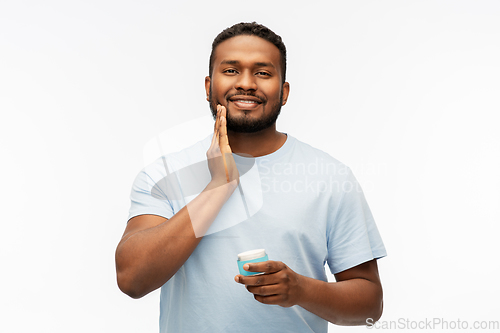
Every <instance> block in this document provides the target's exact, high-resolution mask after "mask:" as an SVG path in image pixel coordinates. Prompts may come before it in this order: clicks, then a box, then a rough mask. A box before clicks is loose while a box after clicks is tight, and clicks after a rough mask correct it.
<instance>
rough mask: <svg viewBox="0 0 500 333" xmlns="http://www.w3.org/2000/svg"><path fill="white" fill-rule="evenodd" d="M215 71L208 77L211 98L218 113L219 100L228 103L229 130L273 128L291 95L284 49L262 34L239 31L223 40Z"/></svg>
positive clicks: (212, 108) (256, 130)
mask: <svg viewBox="0 0 500 333" xmlns="http://www.w3.org/2000/svg"><path fill="white" fill-rule="evenodd" d="M211 75H212V76H211V77H208V76H207V77H206V78H205V89H206V93H207V100H208V101H209V102H210V109H211V110H212V114H213V115H214V117H215V114H216V111H217V104H220V105H222V106H225V107H226V110H227V128H228V130H229V131H233V132H239V133H254V132H258V131H261V130H263V129H266V128H269V127H270V126H271V125H273V124H274V123H275V122H276V119H277V118H278V115H279V113H280V110H281V106H282V105H285V103H286V100H287V98H288V92H289V89H290V88H289V84H288V82H285V83H283V80H282V73H281V66H280V52H279V50H278V48H277V47H276V46H274V45H273V44H272V43H270V42H268V41H266V40H265V39H262V38H260V37H256V36H251V35H239V36H236V37H232V38H230V39H228V40H225V41H224V42H222V43H220V44H219V45H218V46H217V48H216V50H215V58H214V61H213V71H212V73H211Z"/></svg>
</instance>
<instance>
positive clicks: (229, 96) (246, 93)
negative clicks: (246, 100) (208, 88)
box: [226, 92, 267, 103]
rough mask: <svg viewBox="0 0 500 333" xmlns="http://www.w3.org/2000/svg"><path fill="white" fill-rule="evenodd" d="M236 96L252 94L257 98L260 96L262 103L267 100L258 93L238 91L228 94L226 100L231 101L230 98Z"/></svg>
mask: <svg viewBox="0 0 500 333" xmlns="http://www.w3.org/2000/svg"><path fill="white" fill-rule="evenodd" d="M234 96H252V97H255V98H258V99H259V100H260V102H261V103H266V102H267V100H266V99H265V98H263V97H260V96H257V95H256V94H254V93H252V92H250V93H248V92H239V93H236V94H231V95H228V96H226V101H229V99H230V98H232V97H234Z"/></svg>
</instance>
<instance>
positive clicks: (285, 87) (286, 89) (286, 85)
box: [281, 82, 290, 105]
mask: <svg viewBox="0 0 500 333" xmlns="http://www.w3.org/2000/svg"><path fill="white" fill-rule="evenodd" d="M282 89H283V103H282V104H281V105H285V104H286V101H287V100H288V94H289V93H290V83H288V82H285V83H283V88H282Z"/></svg>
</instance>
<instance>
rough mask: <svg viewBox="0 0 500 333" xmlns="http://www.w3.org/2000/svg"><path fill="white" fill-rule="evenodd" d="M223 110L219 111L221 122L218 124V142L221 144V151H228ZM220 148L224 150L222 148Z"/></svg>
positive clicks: (225, 120)
mask: <svg viewBox="0 0 500 333" xmlns="http://www.w3.org/2000/svg"><path fill="white" fill-rule="evenodd" d="M224 113H225V112H224V111H221V124H220V126H219V133H220V134H219V144H220V146H221V151H222V152H225V153H230V152H231V148H230V147H229V139H228V137H227V119H226V116H224ZM222 148H223V149H224V150H222Z"/></svg>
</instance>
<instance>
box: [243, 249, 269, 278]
mask: <svg viewBox="0 0 500 333" xmlns="http://www.w3.org/2000/svg"><path fill="white" fill-rule="evenodd" d="M268 260H269V259H268V257H267V254H266V255H265V256H263V257H260V258H256V259H252V260H245V261H240V260H238V268H239V269H240V274H241V275H244V276H249V275H255V274H260V272H249V271H245V270H244V269H243V265H244V264H246V263H250V262H262V261H268Z"/></svg>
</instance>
